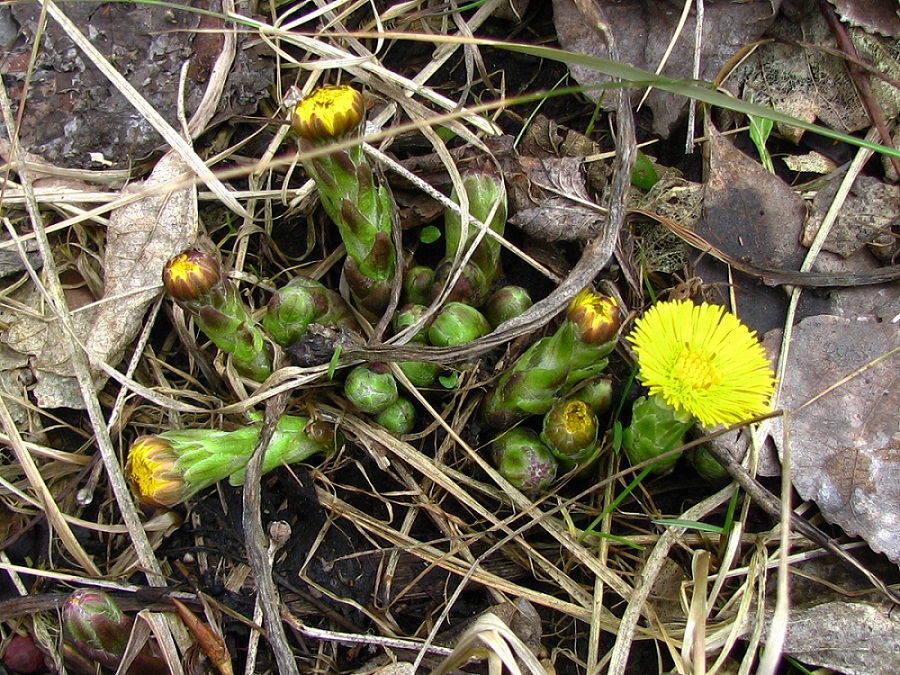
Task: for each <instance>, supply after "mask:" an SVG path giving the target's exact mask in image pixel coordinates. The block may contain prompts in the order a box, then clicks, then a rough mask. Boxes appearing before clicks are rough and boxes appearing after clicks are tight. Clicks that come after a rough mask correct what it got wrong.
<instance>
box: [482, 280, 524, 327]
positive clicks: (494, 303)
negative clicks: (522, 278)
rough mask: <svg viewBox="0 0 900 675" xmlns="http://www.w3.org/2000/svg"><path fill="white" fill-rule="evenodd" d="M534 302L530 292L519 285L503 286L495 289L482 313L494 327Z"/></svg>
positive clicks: (517, 314) (515, 315)
mask: <svg viewBox="0 0 900 675" xmlns="http://www.w3.org/2000/svg"><path fill="white" fill-rule="evenodd" d="M533 304H534V303H533V302H532V301H531V294H530V293H529V292H528V291H527V290H526V289H524V288H522V287H521V286H504V287H503V288H500V289H497V290H496V291H495V292H494V293H493V294H492V295H491V297H490V298H488V301H487V304H486V305H485V306H484V315H485V316H486V317H487V320H488V321H490V322H491V325H492V326H493V327H494V328H496V327H497V326H499V325H500V324H501V323H504V322H505V321H509V320H510V319H514V318H515V317H517V316H519V315H521V314H523V313H524V312H525V311H526V310H527V309H529V308H530V307H531V305H533Z"/></svg>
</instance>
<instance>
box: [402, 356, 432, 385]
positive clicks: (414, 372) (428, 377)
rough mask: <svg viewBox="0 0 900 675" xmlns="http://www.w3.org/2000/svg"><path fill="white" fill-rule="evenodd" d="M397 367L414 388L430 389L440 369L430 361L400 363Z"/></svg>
mask: <svg viewBox="0 0 900 675" xmlns="http://www.w3.org/2000/svg"><path fill="white" fill-rule="evenodd" d="M397 367H398V368H400V370H402V371H403V374H404V375H406V377H407V378H409V381H410V382H411V383H412V384H414V385H415V386H416V387H430V386H432V385H433V384H434V383H435V382H436V381H437V377H438V373H440V372H441V367H440V366H439V365H438V364H437V363H431V362H430V361H400V362H398V363H397Z"/></svg>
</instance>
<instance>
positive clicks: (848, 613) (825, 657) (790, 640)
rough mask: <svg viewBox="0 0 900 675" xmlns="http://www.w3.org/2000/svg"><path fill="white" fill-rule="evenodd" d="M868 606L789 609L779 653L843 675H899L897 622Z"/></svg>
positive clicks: (886, 612) (878, 607)
mask: <svg viewBox="0 0 900 675" xmlns="http://www.w3.org/2000/svg"><path fill="white" fill-rule="evenodd" d="M896 614H897V613H896V612H892V611H891V609H890V608H889V607H885V606H883V605H876V604H872V603H867V602H827V603H823V604H820V605H815V606H813V607H799V608H793V609H791V614H790V619H789V621H788V629H787V637H786V639H785V643H784V653H785V654H789V655H790V656H793V657H795V658H797V659H799V660H800V661H802V662H803V663H805V664H807V665H815V666H820V667H825V668H830V669H833V670H835V671H837V672H840V673H846V675H894V673H897V672H900V618H898V617H897V616H896Z"/></svg>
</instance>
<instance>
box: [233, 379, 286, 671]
mask: <svg viewBox="0 0 900 675" xmlns="http://www.w3.org/2000/svg"><path fill="white" fill-rule="evenodd" d="M288 396H289V395H288V394H287V393H283V394H280V395H278V396H273V397H272V398H270V399H268V400H267V401H266V417H265V422H264V423H263V426H262V429H261V430H260V432H259V440H257V442H256V448H254V450H253V457H252V458H251V459H250V462H249V463H248V464H247V473H246V478H245V483H244V502H243V508H244V513H243V516H242V523H243V526H244V544H245V546H246V547H247V558H248V560H249V562H250V569H252V570H253V578H254V579H255V580H256V589H257V591H258V593H259V595H258V598H259V604H260V605H261V607H262V610H263V616H264V617H265V626H266V633H267V635H268V638H269V644H270V645H271V646H272V651H273V652H274V653H275V661H276V663H277V664H278V672H280V673H282V674H283V675H300V671H299V670H298V669H297V663H296V662H295V661H294V656H293V652H292V651H291V646H290V644H288V640H287V634H286V633H285V630H284V625H283V624H282V623H281V611H280V606H281V600H280V599H279V597H278V591H277V590H276V588H275V581H274V580H273V579H272V565H271V562H270V560H269V555H268V548H269V542H268V539H267V537H266V535H265V532H264V531H263V526H262V514H261V513H260V483H259V479H260V476H261V471H262V463H263V458H264V457H265V454H266V448H268V447H269V442H270V441H271V440H272V435H273V434H274V433H275V425H276V424H277V423H278V418H279V417H281V415H282V413H284V409H285V408H286V406H287V400H288Z"/></svg>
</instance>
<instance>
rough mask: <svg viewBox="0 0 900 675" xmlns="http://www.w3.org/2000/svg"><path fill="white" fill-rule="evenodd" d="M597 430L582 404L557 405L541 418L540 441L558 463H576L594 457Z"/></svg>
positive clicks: (597, 425) (584, 405) (574, 400)
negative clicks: (560, 461)
mask: <svg viewBox="0 0 900 675" xmlns="http://www.w3.org/2000/svg"><path fill="white" fill-rule="evenodd" d="M599 427H600V425H599V423H598V421H597V416H596V415H594V414H593V413H592V412H591V410H590V408H588V406H587V404H586V403H585V402H584V401H580V400H578V399H573V400H569V401H560V402H559V403H557V404H556V405H555V406H553V408H551V409H550V412H548V413H547V414H546V415H545V416H544V430H543V432H542V433H541V440H543V441H544V443H546V444H547V447H548V448H550V451H551V452H553V454H554V455H556V457H557V458H558V459H560V460H564V461H567V462H575V463H577V462H581V461H583V460H585V459H588V458H589V457H590V456H591V455H592V454H593V453H594V449H595V447H596V445H597V434H598V431H599Z"/></svg>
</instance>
